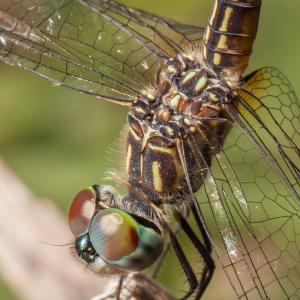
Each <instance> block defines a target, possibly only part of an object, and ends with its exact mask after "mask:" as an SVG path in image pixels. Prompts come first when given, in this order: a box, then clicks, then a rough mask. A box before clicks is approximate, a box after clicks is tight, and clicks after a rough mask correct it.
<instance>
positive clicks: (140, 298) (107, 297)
mask: <svg viewBox="0 0 300 300" xmlns="http://www.w3.org/2000/svg"><path fill="white" fill-rule="evenodd" d="M119 282H120V281H119V279H117V278H115V279H114V283H113V282H111V284H112V283H113V284H112V286H111V288H110V289H109V290H108V292H107V293H105V294H102V295H99V296H96V297H93V298H92V299H91V300H112V299H116V291H117V290H118V287H119ZM121 287H122V288H121V292H120V295H119V297H118V300H153V299H155V300H175V298H174V297H173V296H171V295H170V294H169V293H168V292H166V291H165V290H164V289H163V288H162V287H161V286H160V285H159V284H158V283H157V282H155V281H153V280H151V279H150V278H148V277H147V276H146V275H144V274H142V273H134V274H129V275H128V276H127V277H126V278H124V280H123V282H122V285H121Z"/></svg>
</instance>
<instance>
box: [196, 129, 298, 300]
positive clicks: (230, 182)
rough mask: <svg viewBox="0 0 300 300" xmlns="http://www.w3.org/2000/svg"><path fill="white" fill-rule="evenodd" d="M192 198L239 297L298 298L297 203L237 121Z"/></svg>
mask: <svg viewBox="0 0 300 300" xmlns="http://www.w3.org/2000/svg"><path fill="white" fill-rule="evenodd" d="M197 198H198V199H199V204H200V208H201V212H202V215H203V218H204V220H205V223H206V226H207V228H208V229H209V232H210V235H211V238H212V240H213V244H214V246H215V249H216V251H217V254H218V256H219V258H220V262H221V264H222V266H223V268H224V270H225V271H226V274H227V276H228V278H229V279H230V282H231V284H232V286H233V288H234V290H235V292H236V294H237V296H238V297H239V299H298V298H299V296H300V272H299V270H300V259H299V252H300V203H299V202H298V200H297V199H296V198H295V197H294V195H293V193H292V191H290V189H289V187H288V186H286V185H285V183H284V182H283V181H282V178H281V177H280V176H279V175H278V174H277V173H276V171H274V170H273V169H272V168H271V166H270V164H269V161H268V160H267V159H266V158H265V156H264V155H263V154H262V153H261V151H260V150H259V149H258V148H257V147H256V145H255V143H253V141H252V139H251V138H250V137H249V136H248V135H247V134H246V133H245V131H244V130H243V129H241V128H240V127H239V126H238V124H234V125H233V126H232V129H231V130H230V132H229V133H228V136H227V137H226V140H225V143H224V145H223V146H222V149H221V150H220V151H219V152H218V153H217V154H215V155H214V156H213V159H212V165H211V167H209V170H208V172H207V176H206V178H205V182H204V186H203V188H202V189H200V191H199V192H198V193H197Z"/></svg>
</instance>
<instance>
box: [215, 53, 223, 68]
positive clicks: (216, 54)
mask: <svg viewBox="0 0 300 300" xmlns="http://www.w3.org/2000/svg"><path fill="white" fill-rule="evenodd" d="M213 63H214V64H215V65H216V66H218V65H219V64H220V63H221V54H220V53H215V54H214V59H213Z"/></svg>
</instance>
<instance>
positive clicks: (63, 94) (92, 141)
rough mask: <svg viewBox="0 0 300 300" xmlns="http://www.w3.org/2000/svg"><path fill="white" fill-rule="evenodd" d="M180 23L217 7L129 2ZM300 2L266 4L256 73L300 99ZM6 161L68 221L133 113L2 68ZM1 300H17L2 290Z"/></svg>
mask: <svg viewBox="0 0 300 300" xmlns="http://www.w3.org/2000/svg"><path fill="white" fill-rule="evenodd" d="M123 2H124V3H126V4H128V5H132V6H136V7H140V8H143V9H146V10H149V11H151V12H154V13H157V14H159V15H162V16H167V17H170V18H173V19H175V20H178V21H181V22H185V23H190V24H195V25H200V26H205V24H206V21H207V18H208V15H209V12H210V9H211V6H212V2H213V1H212V0H210V1H207V0H186V1H182V0H172V1H166V0H165V1H162V0H152V1H147V0H128V1H123ZM299 29H300V2H299V0H288V1H281V0H264V1H263V7H262V14H261V20H260V27H259V33H258V37H257V41H256V44H255V49H254V53H253V56H252V59H251V64H250V67H249V70H248V71H251V70H254V69H256V68H259V67H262V66H266V65H272V66H276V67H278V68H279V69H281V70H282V71H283V72H284V73H285V74H286V75H287V76H288V78H289V79H290V80H291V82H292V84H293V86H294V88H295V90H296V93H297V94H298V95H300V82H299V75H298V73H299V71H300V32H299ZM0 91H1V96H0V155H1V158H2V159H3V160H4V161H5V162H6V163H7V164H8V165H9V166H10V167H11V168H12V170H13V171H14V172H15V173H16V174H17V175H18V176H19V177H20V178H21V179H22V180H23V181H24V182H25V184H26V185H27V186H28V187H29V188H30V189H32V191H33V192H34V193H35V194H36V195H37V196H38V197H42V198H43V197H44V198H50V199H52V200H53V201H55V203H56V204H57V206H58V207H59V209H60V210H61V211H63V213H64V214H67V210H68V206H69V203H70V201H71V199H72V197H73V196H74V195H75V194H76V193H77V192H78V191H79V190H80V189H81V188H82V187H85V186H87V185H90V184H94V183H102V182H103V177H104V173H105V171H106V170H108V169H109V167H110V166H111V165H112V161H115V160H116V159H117V158H118V151H115V150H114V149H117V147H118V137H119V134H120V132H121V130H122V127H123V125H124V123H125V122H126V109H124V108H122V107H118V106H116V105H114V104H110V103H105V102H101V101H99V100H96V99H94V98H92V97H89V96H85V95H82V94H78V93H75V92H73V91H70V90H67V89H64V88H58V87H53V86H51V85H50V84H49V83H48V82H47V81H45V80H43V79H41V78H38V77H35V76H33V75H31V74H29V73H26V72H24V71H22V70H20V69H16V68H13V67H10V66H7V65H5V64H3V63H1V64H0ZM0 299H7V300H9V299H17V298H16V297H15V296H13V294H12V293H11V292H10V291H9V289H8V288H7V287H6V286H5V284H3V283H2V284H1V285H0ZM210 299H212V298H210Z"/></svg>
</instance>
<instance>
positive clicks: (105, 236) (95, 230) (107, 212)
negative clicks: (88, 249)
mask: <svg viewBox="0 0 300 300" xmlns="http://www.w3.org/2000/svg"><path fill="white" fill-rule="evenodd" d="M89 236H90V241H91V244H92V245H93V247H94V249H95V250H96V252H97V254H98V255H99V256H100V257H101V258H102V259H103V260H104V261H105V262H106V263H107V264H110V265H114V266H115V267H117V268H118V269H122V270H125V271H139V270H142V269H144V268H146V267H148V266H149V265H151V264H152V263H153V262H154V261H155V260H156V259H157V258H158V257H159V256H160V254H161V253H162V250H163V245H164V243H163V239H162V237H161V235H160V234H159V233H157V232H156V231H155V230H153V229H152V228H149V227H145V226H143V225H141V224H139V223H138V222H137V221H136V220H135V219H134V218H133V217H132V216H131V215H129V214H128V213H126V212H124V211H122V210H120V209H116V208H107V209H104V210H102V211H99V212H97V213H96V214H95V215H94V217H93V219H92V221H91V224H90V228H89Z"/></svg>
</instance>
